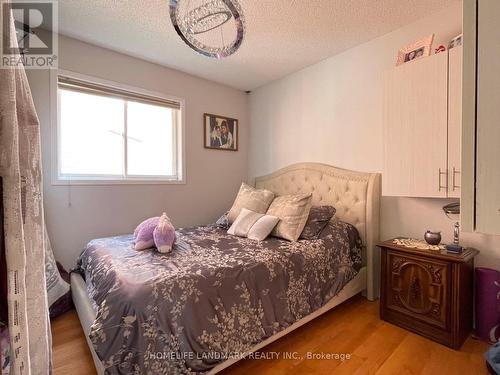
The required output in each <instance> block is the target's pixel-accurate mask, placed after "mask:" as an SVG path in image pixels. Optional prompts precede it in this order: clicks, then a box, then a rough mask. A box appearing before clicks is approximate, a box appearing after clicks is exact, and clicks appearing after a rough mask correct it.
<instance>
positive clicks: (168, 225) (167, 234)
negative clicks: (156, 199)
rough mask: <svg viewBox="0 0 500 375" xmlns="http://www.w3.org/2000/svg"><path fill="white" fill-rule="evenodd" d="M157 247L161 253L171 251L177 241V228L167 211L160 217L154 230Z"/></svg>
mask: <svg viewBox="0 0 500 375" xmlns="http://www.w3.org/2000/svg"><path fill="white" fill-rule="evenodd" d="M153 239H154V243H155V245H156V248H157V249H158V251H159V252H160V253H170V252H171V251H172V246H173V244H174V243H175V240H176V235H175V228H174V226H173V225H172V222H171V221H170V219H169V218H168V216H167V214H166V213H163V215H161V217H160V221H159V222H158V225H157V226H156V229H155V230H154V232H153Z"/></svg>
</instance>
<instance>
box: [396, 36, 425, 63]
mask: <svg viewBox="0 0 500 375" xmlns="http://www.w3.org/2000/svg"><path fill="white" fill-rule="evenodd" d="M433 41H434V34H432V35H429V36H428V37H427V38H424V39H422V40H419V41H418V42H415V43H413V44H410V45H409V46H406V47H404V48H401V49H400V50H399V52H398V60H397V62H396V66H398V65H401V64H404V63H406V62H409V61H413V60H418V59H420V58H422V57H425V56H430V55H431V48H432V42H433Z"/></svg>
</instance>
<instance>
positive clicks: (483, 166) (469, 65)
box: [461, 0, 500, 234]
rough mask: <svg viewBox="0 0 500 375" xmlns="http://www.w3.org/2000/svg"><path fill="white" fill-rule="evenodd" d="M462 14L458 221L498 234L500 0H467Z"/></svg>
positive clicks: (499, 219)
mask: <svg viewBox="0 0 500 375" xmlns="http://www.w3.org/2000/svg"><path fill="white" fill-rule="evenodd" d="M463 15H464V41H465V42H466V44H465V46H464V47H465V49H464V75H463V79H464V87H463V90H464V95H463V98H462V100H463V133H462V139H463V140H462V145H463V146H462V147H463V150H464V153H463V156H462V169H463V172H464V173H463V178H462V185H464V186H465V187H466V188H465V189H463V192H462V196H461V201H462V210H461V221H462V223H463V225H462V227H463V228H464V229H465V230H466V231H472V230H474V231H477V232H482V233H489V234H500V162H499V159H500V157H499V145H500V74H499V71H498V66H499V65H498V62H499V61H500V43H499V42H498V41H499V40H500V27H498V20H499V19H500V1H498V0H481V1H480V2H479V7H477V3H476V2H475V1H466V2H464V13H463ZM467 41H470V43H468V42H467ZM476 41H477V44H476Z"/></svg>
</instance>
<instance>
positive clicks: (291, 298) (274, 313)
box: [78, 222, 361, 374]
mask: <svg viewBox="0 0 500 375" xmlns="http://www.w3.org/2000/svg"><path fill="white" fill-rule="evenodd" d="M177 238H178V240H177V243H176V245H175V247H174V250H173V252H172V253H171V254H160V253H158V252H156V251H155V250H154V249H151V250H145V251H135V250H134V249H133V239H132V236H130V235H127V236H119V237H111V238H103V239H97V240H93V241H91V242H90V243H89V244H88V245H87V247H86V249H85V250H84V251H83V252H82V254H81V255H80V258H79V261H78V270H79V272H81V274H82V275H83V276H84V278H85V280H86V284H87V289H88V293H89V295H90V297H91V300H92V302H93V303H94V308H95V311H96V314H97V318H96V320H95V322H94V324H93V325H92V327H91V332H90V339H91V341H92V343H93V345H94V348H95V350H96V352H97V354H98V356H99V358H100V359H101V360H102V362H103V364H104V367H105V368H106V373H108V374H184V373H203V372H205V371H208V370H210V369H211V368H213V367H214V366H216V365H217V364H218V363H220V362H222V361H224V360H225V359H228V358H232V357H237V356H239V355H241V354H242V353H244V352H245V351H246V350H248V349H249V348H251V347H252V346H254V345H255V344H256V343H259V342H260V341H263V340H264V339H266V338H267V337H269V336H272V335H273V334H275V333H277V332H279V331H281V330H283V329H285V328H287V327H288V326H290V325H291V324H293V323H294V322H296V321H297V320H299V319H301V318H302V317H304V316H306V315H308V314H310V313H312V312H314V311H315V310H317V309H318V308H320V307H321V306H323V305H324V304H325V303H326V302H328V300H329V299H331V298H332V297H333V296H335V295H336V294H337V293H338V292H339V291H340V290H341V289H342V288H343V286H344V285H345V284H346V283H348V282H349V281H350V280H351V279H352V278H353V277H354V276H355V275H356V273H357V272H358V271H359V269H360V267H361V241H360V239H359V236H358V233H357V231H356V229H355V228H354V227H353V226H351V225H349V224H345V223H342V222H337V223H335V224H329V225H328V226H327V227H326V228H325V230H323V232H322V233H321V235H320V238H319V239H317V240H300V241H297V242H289V241H284V240H280V239H277V238H273V237H270V238H268V239H267V240H265V241H262V242H260V243H259V242H256V241H253V240H248V239H245V238H239V237H235V236H232V235H229V234H227V233H226V228H222V227H220V226H217V225H209V226H202V227H195V228H190V229H181V230H179V231H178V233H177Z"/></svg>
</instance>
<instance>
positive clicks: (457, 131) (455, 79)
mask: <svg viewBox="0 0 500 375" xmlns="http://www.w3.org/2000/svg"><path fill="white" fill-rule="evenodd" d="M448 60H449V62H448V197H451V198H460V177H461V174H460V165H461V160H460V145H461V132H462V46H459V47H455V48H452V49H450V51H449V59H448Z"/></svg>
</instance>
